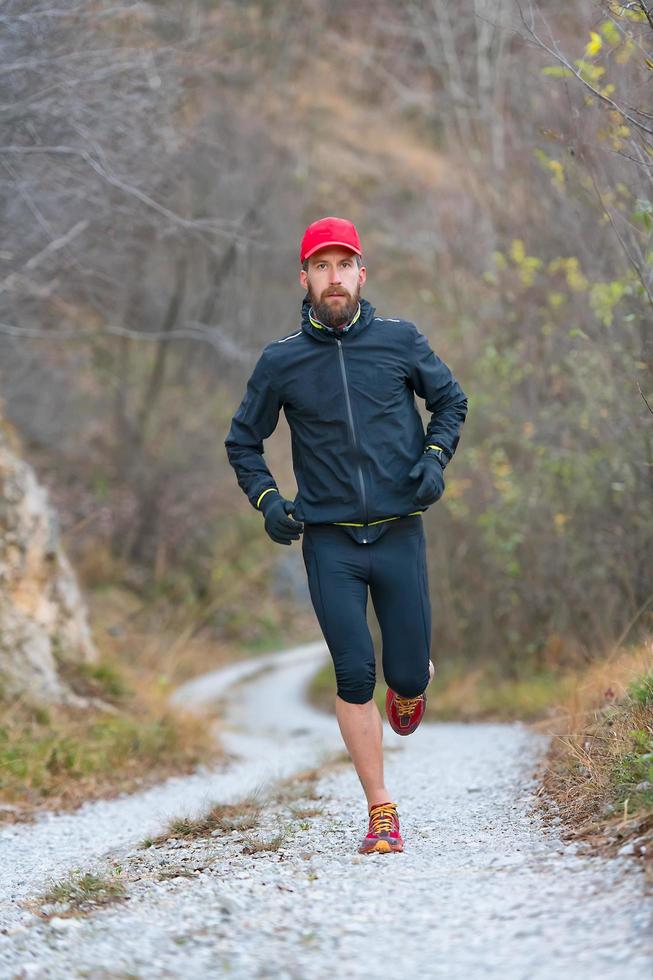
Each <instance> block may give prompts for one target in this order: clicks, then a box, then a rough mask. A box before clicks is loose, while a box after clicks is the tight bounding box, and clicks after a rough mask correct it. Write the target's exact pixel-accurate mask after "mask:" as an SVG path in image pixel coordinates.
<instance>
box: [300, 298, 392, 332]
mask: <svg viewBox="0 0 653 980" xmlns="http://www.w3.org/2000/svg"><path fill="white" fill-rule="evenodd" d="M375 312H376V310H375V308H374V307H373V306H372V305H371V303H369V302H368V301H367V300H366V299H363V298H362V297H361V299H360V304H359V315H358V316H356V315H354V317H353V319H352V321H351V324H350V326H349V329H348V330H346V331H345V332H344V333H342V334H341V333H339V332H338V334H336V332H335V331H334V332H332V331H331V330H329V329H328V328H327V327H324V326H321V325H320V324H319V323H318V322H317V321H316V320H315V319H314V317H312V316H311V301H310V299H309V298H308V293H306V295H305V296H304V299H303V300H302V330H303V331H304V332H305V333H307V334H310V336H311V337H314V338H315V339H316V340H321V341H323V342H326V343H332V342H333V341H334V340H335V339H336V336H340V337H342V339H343V340H345V341H346V339H347V338H348V337H352V336H353V335H354V334H357V333H360V331H361V330H363V329H364V328H365V327H366V326H367V325H368V324H369V323H371V322H372V320H373V319H374V314H375Z"/></svg>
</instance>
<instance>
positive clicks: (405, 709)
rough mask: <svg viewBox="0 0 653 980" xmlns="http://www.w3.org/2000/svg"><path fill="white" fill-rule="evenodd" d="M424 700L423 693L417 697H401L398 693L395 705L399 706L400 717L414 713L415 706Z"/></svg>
mask: <svg viewBox="0 0 653 980" xmlns="http://www.w3.org/2000/svg"><path fill="white" fill-rule="evenodd" d="M421 700H422V695H421V694H420V695H418V697H416V698H400V697H399V695H398V694H396V695H395V705H396V707H397V714H398V715H399V717H400V718H403V717H404V715H412V713H413V712H414V710H415V708H416V707H417V705H418V704H419V702H420V701H421Z"/></svg>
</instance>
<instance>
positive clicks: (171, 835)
mask: <svg viewBox="0 0 653 980" xmlns="http://www.w3.org/2000/svg"><path fill="white" fill-rule="evenodd" d="M262 808H263V803H262V801H261V800H260V799H259V798H258V796H256V795H251V796H247V797H245V798H244V799H242V800H239V801H238V802H237V803H214V804H213V805H212V806H211V807H210V808H209V809H208V810H207V811H206V813H204V814H202V815H201V816H199V817H175V818H173V819H172V820H171V821H170V822H169V824H168V827H167V829H166V830H164V831H163V832H162V833H161V834H159V835H158V836H156V837H147V838H146V839H145V840H144V841H143V842H142V845H141V846H142V847H151V846H152V845H153V844H162V843H164V842H165V841H167V840H171V839H176V840H179V839H183V840H195V839H198V838H201V837H209V836H210V835H211V834H213V832H214V831H216V830H219V831H222V832H224V833H228V832H229V831H232V830H252V829H253V828H254V827H257V826H258V824H259V819H260V815H261V810H262Z"/></svg>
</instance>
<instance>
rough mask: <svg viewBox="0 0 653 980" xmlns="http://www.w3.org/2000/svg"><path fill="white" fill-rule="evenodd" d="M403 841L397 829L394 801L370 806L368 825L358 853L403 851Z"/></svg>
mask: <svg viewBox="0 0 653 980" xmlns="http://www.w3.org/2000/svg"><path fill="white" fill-rule="evenodd" d="M403 849H404V841H403V838H402V836H401V833H400V831H399V817H398V816H397V804H396V803H377V804H376V806H373V807H371V808H370V827H369V830H368V831H367V837H364V838H363V840H362V842H361V846H360V847H359V848H358V853H359V854H372V853H376V854H390V853H392V852H394V851H403Z"/></svg>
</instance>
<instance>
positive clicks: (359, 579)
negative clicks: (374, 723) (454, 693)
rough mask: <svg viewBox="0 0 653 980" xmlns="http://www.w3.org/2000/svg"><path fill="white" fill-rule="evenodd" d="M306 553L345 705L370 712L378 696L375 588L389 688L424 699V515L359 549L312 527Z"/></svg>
mask: <svg viewBox="0 0 653 980" xmlns="http://www.w3.org/2000/svg"><path fill="white" fill-rule="evenodd" d="M302 553H303V556H304V564H305V565H306V573H307V576H308V585H309V589H310V593H311V599H312V602H313V607H314V609H315V613H316V615H317V618H318V622H319V624H320V627H321V629H322V633H323V634H324V639H325V640H326V643H327V646H328V647H329V651H330V653H331V656H332V657H333V662H334V666H335V670H336V680H337V684H338V694H339V695H340V697H341V698H342V699H343V700H344V701H349V702H352V703H354V704H364V703H365V702H366V701H369V700H370V698H371V697H372V694H373V691H374V684H375V663H374V646H373V643H372V637H371V635H370V631H369V628H368V625H367V619H366V609H367V590H368V587H369V591H370V594H371V596H372V603H373V604H374V610H375V612H376V615H377V619H378V621H379V625H380V627H381V635H382V639H383V661H382V662H383V673H384V676H385V681H386V684H387V685H388V687H391V688H392V689H393V690H394V691H396V692H397V694H400V695H401V696H402V697H416V696H417V695H418V694H421V693H422V691H424V689H425V688H426V685H427V684H428V680H429V652H430V641H431V604H430V601H429V590H428V573H427V567H426V542H425V539H424V527H423V523H422V517H421V515H416V516H415V517H402V518H400V519H399V520H396V521H392V522H391V523H390V524H389V526H388V527H387V529H386V530H385V531H384V533H383V535H382V536H381V537H380V538H379V539H378V540H376V541H374V542H373V543H372V544H358V543H357V542H356V541H355V540H354V539H353V538H352V537H350V535H349V534H348V532H347V531H346V529H345V528H343V527H338V526H337V525H333V524H305V525H304V533H303V538H302Z"/></svg>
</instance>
